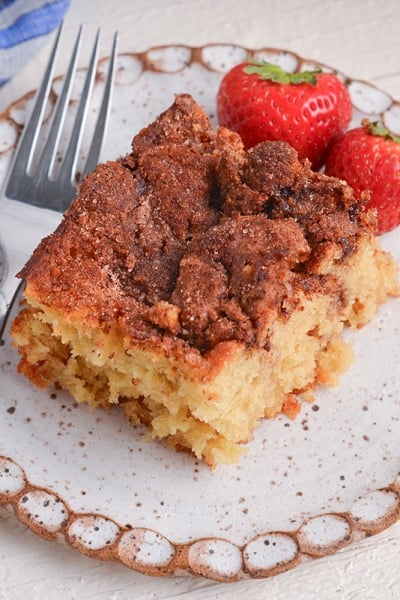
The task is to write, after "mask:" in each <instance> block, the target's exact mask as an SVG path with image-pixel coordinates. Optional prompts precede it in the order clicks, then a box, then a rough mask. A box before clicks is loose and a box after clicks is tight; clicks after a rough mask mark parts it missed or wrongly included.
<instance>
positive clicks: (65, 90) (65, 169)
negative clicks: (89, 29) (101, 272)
mask: <svg viewBox="0 0 400 600" xmlns="http://www.w3.org/2000/svg"><path fill="white" fill-rule="evenodd" d="M61 31H62V26H61V27H60V28H59V30H58V33H57V36H56V39H55V42H54V45H53V48H52V51H51V54H50V59H49V62H48V64H47V67H46V70H45V74H44V77H43V80H42V82H41V84H40V87H39V88H38V90H37V93H36V97H35V101H34V103H33V108H32V112H31V114H30V116H29V119H28V120H27V121H26V123H25V126H24V128H23V131H22V134H21V136H20V139H19V142H18V146H17V148H16V151H15V154H14V157H13V160H12V163H11V166H10V169H9V172H8V176H7V178H6V181H5V184H4V188H3V195H4V196H5V197H6V198H8V199H12V200H18V201H20V202H24V203H27V204H30V205H33V206H37V207H41V208H48V209H52V210H54V211H58V212H63V211H64V210H66V209H67V208H68V206H69V204H70V202H71V200H72V199H73V197H74V196H75V194H76V186H77V184H78V183H79V181H80V180H81V178H82V177H83V176H84V175H85V174H86V173H88V172H90V171H92V170H93V169H94V167H95V166H96V164H97V162H98V159H99V156H100V152H101V147H102V142H103V140H104V134H105V130H106V124H107V120H108V115H109V109H110V105H111V93H112V87H113V75H114V69H115V61H116V54H117V34H115V35H114V39H113V43H112V49H111V54H110V58H109V65H108V71H107V75H106V79H105V83H104V90H103V96H102V99H101V103H100V108H99V112H98V116H97V120H96V124H95V127H94V132H93V136H92V139H91V143H90V146H89V150H88V153H87V156H86V161H85V164H84V166H83V168H82V170H81V175H80V177H77V176H76V168H77V162H78V158H79V154H80V149H81V141H82V135H83V131H84V125H85V120H86V116H87V112H88V109H89V106H90V100H91V96H92V90H93V84H94V78H95V75H96V71H97V58H98V49H99V34H100V31H98V32H97V35H96V38H95V42H94V46H93V50H92V54H91V58H90V63H89V66H88V68H87V72H86V77H85V80H84V84H83V88H82V92H81V97H80V100H79V104H78V108H77V112H76V117H75V121H74V124H73V126H72V130H71V134H70V137H69V141H68V144H67V147H66V150H65V154H64V157H63V159H62V161H61V164H60V166H59V170H58V174H57V175H55V174H54V169H53V167H54V163H55V159H56V156H57V151H58V149H59V142H60V137H61V133H62V130H63V125H64V121H65V117H66V114H67V109H68V103H69V100H70V97H71V90H72V84H73V82H74V79H75V73H76V68H77V61H78V56H79V50H80V46H81V41H82V26H81V27H80V29H79V33H78V35H77V38H76V41H75V45H74V49H73V52H72V56H71V59H70V62H69V65H68V69H67V73H66V76H65V78H64V81H63V85H62V89H61V92H60V95H59V97H58V99H57V103H56V105H55V108H54V112H53V116H52V120H51V123H50V126H49V131H48V134H47V138H46V140H45V142H44V145H43V148H42V150H41V153H40V154H39V152H37V146H38V138H39V134H40V131H41V128H42V124H43V119H44V114H45V109H46V103H47V100H48V97H49V93H50V89H51V86H52V80H53V72H54V66H55V62H56V57H57V53H58V48H59V43H60V37H61ZM34 158H35V159H36V160H35V164H33V159H34ZM9 271H10V269H9V268H8V262H7V254H6V251H5V249H4V247H3V246H2V245H1V243H0V336H1V335H2V332H3V329H4V325H5V321H6V316H7V311H8V308H9V305H10V298H11V296H12V295H13V294H12V292H10V290H9V289H8V288H9V287H10V286H9V285H6V279H7V275H8V273H9ZM9 274H10V275H12V274H11V273H9ZM7 283H9V282H8V281H7ZM11 287H13V288H14V289H15V285H14V286H11ZM15 300H16V298H15V296H14V299H13V301H12V302H14V301H15Z"/></svg>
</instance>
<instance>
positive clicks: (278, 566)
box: [243, 532, 300, 577]
mask: <svg viewBox="0 0 400 600" xmlns="http://www.w3.org/2000/svg"><path fill="white" fill-rule="evenodd" d="M243 558H244V566H245V568H246V570H247V571H248V572H249V573H251V574H252V575H253V576H254V577H267V576H271V575H276V574H278V573H282V572H283V571H286V570H287V569H289V568H291V567H293V566H294V565H295V564H297V563H298V562H299V558H300V556H299V545H298V543H297V540H296V539H295V537H294V536H291V535H288V534H287V533H281V532H278V533H274V532H272V533H265V534H262V535H259V536H257V537H256V538H254V539H253V540H251V541H250V542H249V543H248V544H247V545H246V546H245V547H244V550H243Z"/></svg>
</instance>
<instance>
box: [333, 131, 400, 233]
mask: <svg viewBox="0 0 400 600" xmlns="http://www.w3.org/2000/svg"><path fill="white" fill-rule="evenodd" d="M326 173H327V174H328V175H333V176H335V177H339V178H340V179H345V180H346V181H347V183H348V184H349V185H350V186H351V187H352V188H353V189H354V192H355V194H356V196H357V197H360V196H361V193H362V192H365V191H367V192H369V200H367V203H366V208H375V209H376V210H377V213H378V233H383V232H385V231H390V230H391V229H394V228H395V227H396V226H397V225H399V224H400V137H396V136H394V135H392V134H391V133H390V132H389V131H388V130H387V129H386V128H385V127H383V125H381V124H379V123H369V122H368V120H363V121H362V127H358V128H357V129H351V130H350V131H348V132H346V133H345V134H343V135H342V137H340V138H339V139H338V140H337V141H336V142H335V143H334V144H333V146H332V148H331V150H330V152H329V155H328V158H327V162H326Z"/></svg>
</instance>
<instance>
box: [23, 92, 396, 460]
mask: <svg viewBox="0 0 400 600" xmlns="http://www.w3.org/2000/svg"><path fill="white" fill-rule="evenodd" d="M374 226H375V224H374V218H373V216H371V214H368V213H366V212H365V211H364V210H363V208H362V206H361V205H360V202H359V201H356V200H355V198H354V196H353V192H352V190H351V188H350V187H348V186H347V185H346V184H345V183H344V182H341V181H339V180H337V179H333V178H328V177H326V176H325V175H323V174H321V173H316V172H313V171H311V170H310V168H309V165H308V164H307V163H306V164H303V163H301V162H299V160H298V158H297V155H296V152H295V151H294V150H293V149H292V148H291V147H290V146H288V145H287V144H285V143H280V142H267V143H263V144H260V145H259V146H257V147H255V148H253V149H252V150H250V151H248V152H246V151H245V150H244V149H243V146H242V143H241V141H240V138H239V137H238V136H237V135H236V134H234V133H232V132H230V131H228V130H226V129H223V128H220V129H217V130H216V131H214V130H213V129H212V128H211V125H210V122H209V120H208V117H207V116H206V115H205V114H204V112H203V111H202V109H201V108H200V107H199V106H198V105H197V104H196V103H195V101H194V100H193V99H192V98H191V97H190V96H189V95H180V96H177V97H176V100H175V103H174V104H173V106H172V107H171V108H169V109H168V110H167V111H166V112H165V113H163V114H162V115H161V116H160V117H159V118H158V119H157V120H156V121H155V122H154V123H152V124H151V125H149V126H148V127H147V128H145V129H143V130H142V131H141V132H140V133H139V134H138V135H137V136H136V137H135V138H134V140H133V143H132V152H131V153H130V154H128V155H127V156H125V157H123V158H121V159H119V160H117V161H115V162H108V163H106V164H101V165H99V166H98V167H97V168H96V170H95V171H94V172H93V173H92V174H90V175H88V176H87V177H86V179H85V180H84V182H83V184H82V186H81V189H80V193H79V195H78V197H77V199H76V200H75V201H74V202H73V203H72V206H71V207H70V209H69V210H68V211H67V212H66V214H65V216H64V218H63V221H62V222H61V224H60V225H59V227H58V228H57V230H56V231H55V232H54V233H53V234H52V235H50V236H49V237H47V238H46V239H44V240H43V241H42V242H41V243H40V245H39V247H38V248H37V249H36V251H35V252H34V254H33V256H32V257H31V258H30V260H29V261H28V263H27V265H26V266H25V267H24V269H23V270H22V271H21V273H20V277H22V278H24V279H26V290H25V306H24V307H23V309H22V311H21V312H20V314H19V315H18V317H17V318H16V320H15V322H14V324H13V327H12V334H13V338H14V342H15V344H16V346H17V347H18V350H19V352H20V354H21V361H20V364H19V370H20V372H21V373H24V374H25V375H26V376H27V377H29V379H30V380H31V381H32V382H33V383H35V384H36V385H37V386H39V387H41V388H42V387H46V386H48V385H49V384H51V383H54V384H56V385H57V386H60V387H61V388H64V389H65V390H68V391H69V392H70V393H71V394H72V396H73V397H74V398H76V400H77V401H78V402H87V403H88V404H89V405H90V406H94V407H96V406H101V407H107V406H109V405H110V404H118V403H121V404H122V406H123V410H124V411H125V413H126V416H127V417H128V418H129V419H130V420H132V421H133V422H134V423H136V422H142V423H145V424H146V425H147V427H148V429H149V432H150V435H151V436H152V437H154V438H166V439H167V441H168V443H169V445H170V446H173V447H175V448H176V449H179V450H181V449H185V450H189V451H191V452H193V453H194V455H195V456H196V457H198V458H200V457H203V458H204V459H205V461H206V462H207V463H208V464H209V465H211V466H214V465H216V464H217V463H221V462H222V463H230V462H236V461H237V460H238V459H239V456H240V454H241V453H242V452H243V451H244V449H245V446H244V445H243V444H244V442H247V441H248V440H250V439H251V437H252V432H253V430H254V428H255V427H256V426H257V424H258V422H259V420H260V419H262V418H264V417H268V418H270V417H275V416H276V415H277V414H279V413H280V412H281V411H283V412H286V413H288V414H293V413H294V412H296V407H297V397H301V395H302V394H304V393H310V390H312V389H313V388H314V387H315V386H316V385H318V384H321V383H323V384H334V383H335V382H336V381H337V377H338V375H339V374H340V373H342V372H343V371H345V370H346V369H347V368H348V367H349V365H350V363H351V360H352V353H351V350H350V348H349V347H348V345H347V344H346V343H345V342H344V341H343V339H342V336H341V334H342V330H343V327H344V326H346V325H350V326H351V327H360V326H362V325H364V324H365V323H366V322H368V321H369V320H370V319H371V318H372V317H373V316H374V314H375V313H376V311H377V309H378V307H379V305H380V304H381V303H382V302H384V301H385V300H386V299H387V297H388V296H390V295H395V294H397V293H398V291H399V288H398V281H397V271H396V266H395V263H394V261H393V260H392V258H391V257H390V256H389V255H388V254H387V253H385V252H383V251H382V250H381V247H380V244H379V240H378V239H377V237H376V236H375V235H374Z"/></svg>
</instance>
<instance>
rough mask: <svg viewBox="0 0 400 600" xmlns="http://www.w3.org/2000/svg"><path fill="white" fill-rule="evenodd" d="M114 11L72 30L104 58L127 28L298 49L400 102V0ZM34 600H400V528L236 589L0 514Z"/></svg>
mask: <svg viewBox="0 0 400 600" xmlns="http://www.w3.org/2000/svg"><path fill="white" fill-rule="evenodd" d="M112 4H113V7H112V14H110V5H111V3H110V2H109V0H84V1H83V0H72V4H71V9H70V11H69V13H68V15H67V18H66V20H65V33H66V34H68V33H69V32H70V34H71V38H72V37H73V36H75V33H76V30H77V26H78V23H80V22H83V23H85V24H86V29H87V30H88V34H89V33H92V32H94V30H95V29H96V27H97V26H101V27H102V30H103V38H102V40H103V41H102V48H104V49H105V50H104V51H107V48H109V46H110V41H111V37H112V33H113V31H114V30H115V29H118V30H119V32H120V44H119V45H120V49H121V50H122V51H124V50H126V51H128V50H136V51H140V50H144V49H146V48H148V47H150V46H154V45H158V44H168V43H183V44H190V45H194V46H198V45H202V44H205V43H208V42H235V43H239V44H243V45H245V46H248V47H252V48H257V47H259V46H271V47H281V48H287V49H290V50H293V51H295V52H298V53H299V54H301V55H302V56H309V57H311V58H316V59H318V60H320V61H322V62H325V63H327V64H329V65H332V66H335V67H337V68H338V69H340V70H342V71H343V72H345V73H348V74H349V75H351V76H352V77H356V78H362V79H366V80H369V81H373V82H375V83H376V84H377V85H378V86H379V87H380V88H381V89H383V90H386V91H387V92H389V93H391V94H392V95H393V96H395V97H397V98H400V67H399V62H398V57H399V56H400V38H399V36H398V22H399V19H400V4H399V3H398V2H397V0H387V1H386V2H384V3H381V2H376V1H371V0H351V1H350V0H336V1H335V2H333V1H325V2H323V1H322V2H321V0H303V1H302V2H300V1H299V0H286V2H284V3H283V2H281V1H280V0H247V2H237V1H236V0H219V1H218V2H215V0H197V1H196V2H192V1H191V0H168V1H167V0H136V1H135V2H134V3H133V2H131V1H130V0H119V2H118V3H112ZM47 52H48V48H47V49H45V50H44V51H43V52H42V53H41V55H40V56H39V57H37V58H35V59H34V60H33V61H32V62H31V64H30V65H29V66H28V67H27V68H26V69H25V71H24V72H23V73H22V74H21V75H19V76H18V77H17V78H16V79H15V80H14V81H13V82H12V83H11V84H9V86H8V87H7V88H6V89H3V90H2V91H1V92H0V111H1V110H2V109H3V108H5V107H6V106H7V105H8V104H9V103H10V102H11V101H12V100H13V99H15V98H17V97H20V96H21V95H22V94H23V93H25V92H26V91H28V90H30V89H31V88H32V87H34V86H35V85H36V84H37V79H38V73H40V72H41V71H42V70H43V66H44V64H45V62H46V58H47ZM65 54H67V53H65ZM85 61H86V57H85V54H84V53H83V55H82V62H85ZM60 68H61V67H60ZM26 597H29V598H30V599H31V600H36V599H37V600H39V599H40V600H41V599H44V598H46V599H50V600H51V599H53V598H54V599H55V600H58V599H60V600H64V599H66V600H67V599H68V600H69V599H81V598H82V599H83V598H84V599H85V600H86V599H87V600H91V599H96V600H122V599H127V600H128V599H129V600H130V599H135V600H145V599H146V600H149V599H154V598H159V599H161V600H162V599H163V598H176V599H179V598H182V599H184V600H200V599H202V600H204V599H206V598H207V599H208V598H213V599H214V598H215V599H218V600H225V599H226V600H228V599H229V600H235V599H239V598H246V600H253V599H254V600H256V599H257V600H263V599H264V598H265V599H266V598H274V600H283V599H285V600H292V599H293V600H294V599H295V598H296V600H302V599H304V600H314V599H315V600H317V599H318V600H328V599H331V598H335V599H336V598H338V599H344V600H347V599H349V600H350V599H351V600H358V599H363V600H381V599H382V600H397V599H398V598H400V524H397V525H396V526H394V527H392V528H391V529H389V530H388V531H386V532H384V533H383V534H380V535H379V536H376V537H373V538H370V539H368V540H365V541H363V542H361V543H360V544H359V545H356V546H351V547H349V548H346V549H344V550H342V551H341V552H340V553H338V554H336V555H335V556H332V557H329V558H326V559H321V560H317V561H314V562H313V563H312V564H310V563H307V564H305V565H300V566H299V567H297V568H296V569H295V570H293V571H291V572H288V573H286V574H282V575H279V576H277V577H275V578H273V579H268V580H262V581H249V582H247V581H244V582H240V583H236V584H230V585H224V584H216V583H212V582H210V581H206V580H202V579H194V578H189V577H186V576H185V577H179V578H170V579H152V578H148V577H145V576H142V575H140V574H138V573H135V572H132V571H130V570H128V569H126V568H124V567H122V566H120V565H116V564H108V563H100V562H98V561H95V560H92V559H89V558H86V557H84V556H82V555H80V554H78V553H77V552H76V551H74V550H71V549H70V548H67V547H65V546H62V545H59V544H56V543H54V542H46V541H44V540H41V539H39V538H38V537H36V536H34V534H32V533H31V532H29V531H27V530H26V529H25V528H24V526H23V525H21V524H20V523H18V522H17V521H16V519H15V518H14V517H12V516H11V515H9V514H8V513H7V512H6V511H5V510H3V509H0V599H1V600H19V599H20V598H21V599H22V598H26Z"/></svg>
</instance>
